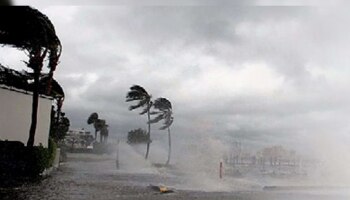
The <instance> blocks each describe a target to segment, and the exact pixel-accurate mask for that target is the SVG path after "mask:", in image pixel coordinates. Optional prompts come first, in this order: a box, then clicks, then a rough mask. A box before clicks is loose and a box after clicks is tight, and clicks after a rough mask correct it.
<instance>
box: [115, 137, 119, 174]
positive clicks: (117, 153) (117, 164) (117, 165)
mask: <svg viewBox="0 0 350 200" xmlns="http://www.w3.org/2000/svg"><path fill="white" fill-rule="evenodd" d="M115 165H116V167H117V169H119V138H118V140H117V152H116V161H115Z"/></svg>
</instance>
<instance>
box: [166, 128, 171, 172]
mask: <svg viewBox="0 0 350 200" xmlns="http://www.w3.org/2000/svg"><path fill="white" fill-rule="evenodd" d="M168 139H169V150H168V160H167V161H166V165H169V163H170V155H171V135H170V128H169V127H168Z"/></svg>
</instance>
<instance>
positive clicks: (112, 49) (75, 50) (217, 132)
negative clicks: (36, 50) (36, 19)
mask: <svg viewBox="0 0 350 200" xmlns="http://www.w3.org/2000/svg"><path fill="white" fill-rule="evenodd" d="M18 2H19V4H20V1H18ZM237 2H239V1H237ZM37 8H38V9H39V10H40V11H41V12H43V13H44V14H46V15H47V16H48V17H49V19H50V20H51V21H52V22H53V24H54V26H55V28H56V32H57V35H58V36H59V38H60V40H61V42H62V45H63V52H62V56H61V60H60V64H59V66H58V67H57V70H56V72H55V79H56V80H57V81H58V82H59V83H60V84H61V85H62V86H63V88H64V90H65V93H66V99H65V102H64V107H63V110H64V112H66V114H67V116H68V118H69V119H70V121H71V128H85V129H87V130H91V131H92V130H93V129H92V127H91V126H89V125H87V124H86V120H87V118H88V116H89V115H90V113H92V112H97V113H99V116H100V117H101V118H103V119H106V121H107V123H108V124H109V125H110V135H111V136H112V137H113V135H114V137H116V136H123V137H124V136H126V134H127V132H128V131H129V130H131V129H136V128H145V129H146V117H145V116H141V117H140V116H139V115H138V111H128V106H129V105H130V104H131V103H126V102H125V95H126V93H127V91H128V90H129V88H130V86H132V85H134V84H138V85H141V86H143V87H144V88H145V89H146V90H147V91H148V92H149V93H150V94H152V96H153V98H154V99H155V98H157V97H165V98H168V99H169V100H170V101H171V102H172V104H173V111H174V118H175V120H174V124H173V126H172V132H173V137H174V138H176V139H175V140H176V141H179V142H180V141H181V142H182V143H184V142H186V141H191V142H193V141H195V138H196V137H198V135H202V136H204V137H207V136H208V137H214V138H218V139H219V140H220V141H222V142H223V143H228V144H229V143H230V142H232V141H235V140H238V141H243V143H245V144H247V145H250V146H253V147H254V146H257V147H261V146H266V145H275V144H282V145H286V146H287V147H289V148H293V147H295V149H298V148H300V149H304V148H306V147H307V146H308V145H310V144H311V143H312V142H314V141H315V140H317V139H320V143H322V145H326V146H327V142H325V141H328V140H329V138H333V139H334V138H335V139H334V141H336V142H335V144H336V145H338V144H341V145H348V146H350V145H349V144H350V133H349V131H350V126H349V124H350V123H349V122H350V120H349V119H348V115H349V114H350V107H349V102H350V93H349V90H350V87H349V85H350V79H349V78H348V77H349V75H350V68H347V66H348V65H349V64H350V60H349V56H348V55H347V53H348V52H349V50H350V47H349V46H348V45H347V44H349V43H350V41H349V40H350V34H349V33H350V29H349V28H348V27H347V23H346V22H348V21H349V20H350V14H349V13H348V12H347V11H346V9H345V8H344V9H342V8H339V7H318V6H116V5H112V6H111V5H107V6H68V5H64V6H56V5H54V6H52V5H51V6H50V5H45V4H43V5H38V7H37ZM5 53H6V55H7V56H6V58H4V56H2V58H1V60H0V63H2V64H4V65H5V66H10V67H12V66H16V67H12V68H16V69H25V70H26V67H25V66H24V64H23V63H22V62H21V60H26V57H25V54H24V53H23V52H20V51H18V50H13V49H10V48H8V47H5V48H2V49H1V51H0V54H2V55H4V54H5ZM18 58H20V59H18ZM19 65H21V67H17V66H19ZM159 127H160V125H155V126H153V130H154V135H152V136H153V137H156V138H157V137H160V138H161V137H162V135H164V140H165V138H166V135H165V134H164V133H163V132H161V131H158V130H157V129H158V128H159ZM188 138H191V139H193V140H188ZM324 143H325V144H324ZM313 144H315V143H313ZM316 144H317V142H316ZM332 144H333V143H332ZM296 145H299V146H300V147H299V146H298V147H296ZM316 146H317V145H316ZM151 148H152V147H151ZM151 154H152V149H151Z"/></svg>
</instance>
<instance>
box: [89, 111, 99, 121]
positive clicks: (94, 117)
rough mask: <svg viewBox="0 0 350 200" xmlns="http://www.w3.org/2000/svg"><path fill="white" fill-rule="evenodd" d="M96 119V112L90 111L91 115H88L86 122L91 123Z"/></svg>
mask: <svg viewBox="0 0 350 200" xmlns="http://www.w3.org/2000/svg"><path fill="white" fill-rule="evenodd" d="M97 119H98V114H97V113H95V112H94V113H91V115H90V116H89V118H88V120H87V123H88V124H92V123H94V122H95V121H96V120H97Z"/></svg>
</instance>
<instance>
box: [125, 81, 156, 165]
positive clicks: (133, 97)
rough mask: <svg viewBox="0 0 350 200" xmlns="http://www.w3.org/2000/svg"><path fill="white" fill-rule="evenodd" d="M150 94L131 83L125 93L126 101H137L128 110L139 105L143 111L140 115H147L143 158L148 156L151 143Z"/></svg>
mask: <svg viewBox="0 0 350 200" xmlns="http://www.w3.org/2000/svg"><path fill="white" fill-rule="evenodd" d="M151 98H152V96H151V95H150V94H148V93H147V91H146V90H145V89H144V88H143V87H141V86H139V85H133V86H132V87H130V91H129V92H128V93H127V94H126V102H130V101H137V102H138V103H137V104H136V105H131V106H130V107H129V110H134V109H137V108H140V107H143V108H144V109H143V111H142V112H141V113H140V115H143V114H146V113H147V117H148V121H147V124H148V133H147V135H148V142H147V151H146V156H145V159H147V158H148V153H149V147H150V144H151V124H150V123H149V121H150V119H151V117H150V112H149V111H150V109H151V106H152V101H151Z"/></svg>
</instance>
